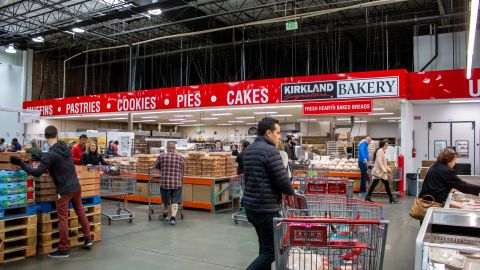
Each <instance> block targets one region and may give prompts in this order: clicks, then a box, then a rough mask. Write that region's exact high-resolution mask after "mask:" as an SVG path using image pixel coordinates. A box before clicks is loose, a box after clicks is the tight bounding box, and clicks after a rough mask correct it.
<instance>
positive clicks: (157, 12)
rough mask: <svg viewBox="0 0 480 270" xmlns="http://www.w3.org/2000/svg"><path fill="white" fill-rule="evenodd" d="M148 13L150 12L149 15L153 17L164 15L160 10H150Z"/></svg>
mask: <svg viewBox="0 0 480 270" xmlns="http://www.w3.org/2000/svg"><path fill="white" fill-rule="evenodd" d="M147 12H148V14H150V15H153V16H158V15H160V14H162V10H161V9H159V8H155V9H149V10H148V11H147Z"/></svg>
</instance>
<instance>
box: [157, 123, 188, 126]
mask: <svg viewBox="0 0 480 270" xmlns="http://www.w3.org/2000/svg"><path fill="white" fill-rule="evenodd" d="M158 124H159V125H169V126H176V125H182V124H183V123H158Z"/></svg>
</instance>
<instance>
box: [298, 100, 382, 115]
mask: <svg viewBox="0 0 480 270" xmlns="http://www.w3.org/2000/svg"><path fill="white" fill-rule="evenodd" d="M372 109H373V102H372V100H341V101H322V102H314V103H304V104H303V114H304V115H322V114H357V113H370V112H372Z"/></svg>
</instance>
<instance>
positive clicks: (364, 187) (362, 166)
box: [358, 161, 368, 193]
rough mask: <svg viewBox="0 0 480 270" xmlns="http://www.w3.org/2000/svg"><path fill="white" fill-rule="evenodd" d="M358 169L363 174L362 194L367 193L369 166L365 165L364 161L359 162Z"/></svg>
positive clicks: (361, 180)
mask: <svg viewBox="0 0 480 270" xmlns="http://www.w3.org/2000/svg"><path fill="white" fill-rule="evenodd" d="M358 167H359V168H360V172H361V173H362V178H361V179H360V193H366V192H367V171H368V166H367V164H365V163H363V162H362V161H359V162H358Z"/></svg>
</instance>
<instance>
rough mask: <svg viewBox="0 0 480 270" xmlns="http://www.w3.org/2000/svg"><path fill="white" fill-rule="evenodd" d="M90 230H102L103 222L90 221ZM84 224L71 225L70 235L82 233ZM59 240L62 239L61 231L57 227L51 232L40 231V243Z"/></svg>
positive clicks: (92, 231)
mask: <svg viewBox="0 0 480 270" xmlns="http://www.w3.org/2000/svg"><path fill="white" fill-rule="evenodd" d="M90 231H91V233H94V232H101V231H102V226H101V223H100V222H99V223H90ZM82 233H83V232H82V226H76V227H70V228H68V236H69V237H75V236H78V235H82ZM57 240H58V241H59V240H60V233H59V230H58V227H57V228H54V229H52V231H51V232H47V233H38V242H39V244H43V243H48V242H52V241H57Z"/></svg>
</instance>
